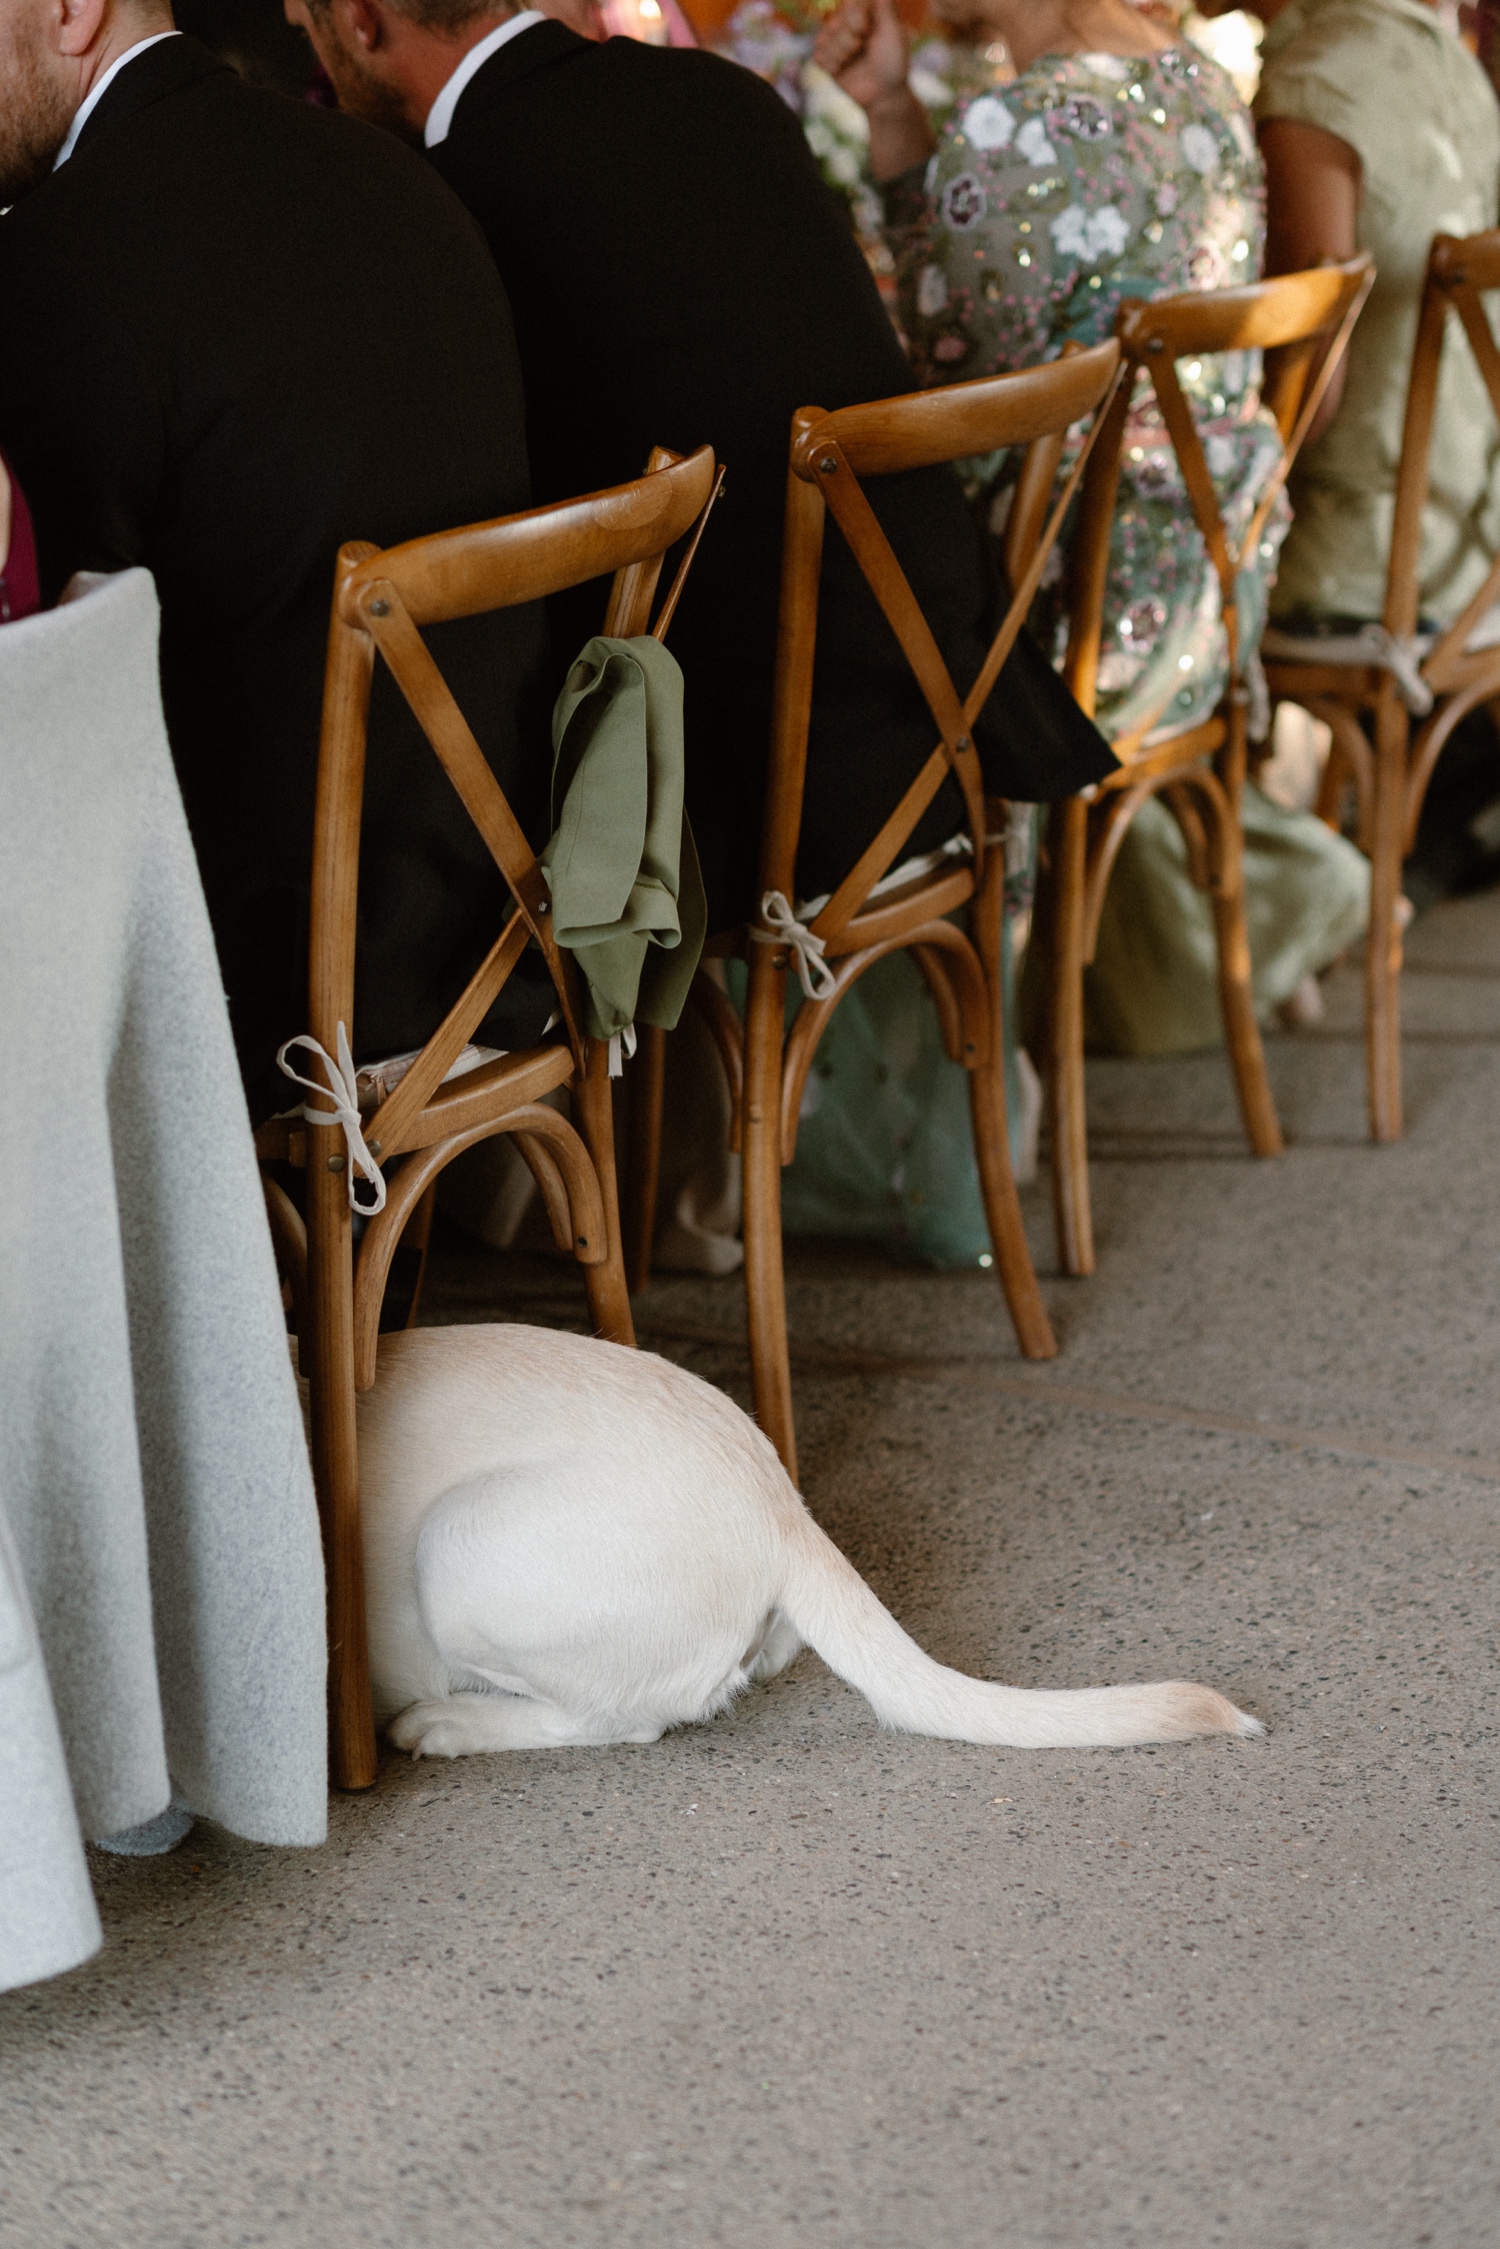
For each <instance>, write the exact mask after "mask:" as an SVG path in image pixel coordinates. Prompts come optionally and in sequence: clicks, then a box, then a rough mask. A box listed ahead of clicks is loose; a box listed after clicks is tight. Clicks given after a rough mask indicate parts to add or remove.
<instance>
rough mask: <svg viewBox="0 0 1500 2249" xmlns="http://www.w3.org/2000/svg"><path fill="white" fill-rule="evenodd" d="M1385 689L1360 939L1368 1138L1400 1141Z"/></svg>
mask: <svg viewBox="0 0 1500 2249" xmlns="http://www.w3.org/2000/svg"><path fill="white" fill-rule="evenodd" d="M1394 705H1395V697H1394V696H1387V697H1384V698H1383V699H1382V704H1381V708H1380V710H1379V712H1378V713H1377V716H1376V740H1375V789H1374V797H1375V803H1374V812H1373V819H1372V822H1371V826H1372V830H1373V833H1372V836H1371V848H1370V930H1369V935H1368V937H1367V938H1366V941H1365V1044H1366V1055H1365V1062H1366V1070H1367V1072H1368V1083H1369V1103H1370V1138H1371V1139H1372V1140H1376V1141H1392V1140H1399V1139H1400V1138H1401V1132H1402V1118H1401V959H1402V938H1401V923H1400V919H1399V908H1400V903H1401V845H1402V841H1403V836H1402V829H1403V825H1404V821H1403V814H1404V810H1405V795H1406V732H1407V728H1406V722H1405V713H1404V712H1399V713H1398V711H1397V710H1396V709H1395V708H1394V707H1393V706H1394Z"/></svg>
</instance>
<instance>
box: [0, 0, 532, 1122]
mask: <svg viewBox="0 0 1500 2249" xmlns="http://www.w3.org/2000/svg"><path fill="white" fill-rule="evenodd" d="M6 204H9V205H11V206H13V207H12V208H11V209H10V210H9V212H8V213H7V215H6V217H5V218H4V220H3V222H0V303H3V304H4V306H5V308H6V341H5V349H4V352H3V353H0V442H3V444H4V446H5V449H6V453H7V455H8V457H9V459H10V461H11V462H12V464H13V466H14V468H15V470H16V472H17V475H18V476H19V478H20V479H21V481H22V482H23V483H24V485H25V489H26V493H27V497H28V499H29V501H30V503H31V508H32V512H33V515H34V517H35V522H36V531H37V541H38V548H39V554H40V569H41V591H42V596H43V598H44V600H49V601H50V600H54V599H55V598H56V596H57V594H58V591H59V589H60V588H61V586H62V585H63V583H64V581H65V580H66V579H67V578H68V577H69V576H70V575H71V574H72V573H73V572H75V571H78V570H90V571H115V570H123V569H126V568H129V567H131V566H132V565H137V564H139V565H143V566H144V567H145V568H146V569H148V570H150V571H151V572H152V574H153V575H154V577H155V580H156V587H157V593H158V596H159V599H160V603H161V619H162V622H161V679H162V694H163V702H164V705H165V710H166V718H167V727H168V732H169V735H170V738H171V744H172V751H173V756H174V759H175V762H176V767H177V773H178V778H179V780H180V783H181V786H182V793H183V798H184V802H185V804H186V807H187V814H188V820H189V823H190V825H191V828H192V832H193V838H194V842H195V844H196V847H197V851H198V857H199V864H200V867H201V870H202V875H203V882H204V888H205V891H206V894H207V898H208V905H209V911H210V915H211V917H212V920H213V926H214V932H215V936H216V939H217V942H218V947H219V957H220V963H221V967H222V970H223V974H224V980H225V984H226V986H227V989H228V994H229V1002H230V1012H231V1016H232V1019H233V1022H234V1027H235V1033H236V1039H237V1042H238V1048H239V1053H240V1059H241V1066H242V1069H243V1072H244V1075H245V1080H246V1086H247V1091H248V1094H249V1097H250V1103H251V1109H252V1113H253V1114H254V1115H255V1116H257V1117H260V1116H264V1115H265V1114H267V1113H268V1112H269V1111H270V1110H272V1109H275V1108H282V1107H285V1106H287V1103H288V1100H289V1098H290V1088H289V1087H288V1086H287V1084H286V1082H285V1080H284V1079H282V1078H281V1077H280V1076H279V1075H278V1073H277V1071H276V1067H275V1056H276V1050H277V1048H278V1046H279V1045H280V1044H281V1042H282V1041H283V1040H286V1039H288V1038H291V1037H293V1036H295V1035H296V1034H297V1033H299V1032H301V1031H304V1030H306V1028H307V938H308V931H307V910H308V894H309V882H310V872H311V863H312V837H313V803H314V790H315V783H316V776H317V764H318V740H319V718H320V709H321V702H322V689H323V662H324V650H325V646H326V642H327V637H328V614H329V602H330V598H331V594H332V590H333V571H334V560H335V556H336V554H337V552H338V549H339V547H340V545H341V544H342V543H343V542H344V541H346V540H355V539H365V540H370V541H372V542H374V543H375V544H377V545H381V546H385V545H390V544H393V543H395V542H397V541H399V540H403V539H407V538H412V537H415V536H418V535H420V534H423V533H427V532H432V531H440V530H444V529H448V528H450V527H452V526H455V525H458V524H464V523H472V522H476V521H479V520H482V519H484V518H486V517H492V516H500V515H507V514H511V513H513V512H514V511H516V510H518V509H522V508H525V507H527V506H529V504H530V500H531V490H530V482H529V477H528V471H527V463H526V448H525V430H524V409H523V402H522V391H521V379H520V370H519V366H518V363H517V358H516V349H515V341H514V336H513V332H512V326H511V319H510V311H509V308H508V306H507V304H506V300H505V293H504V290H503V288H502V287H501V284H500V281H499V279H498V277H497V275H496V273H495V269H494V265H493V262H492V261H491V259H490V257H489V255H488V253H487V252H486V250H485V247H484V244H483V242H482V241H481V239H480V237H479V235H478V233H477V231H476V229H475V227H474V225H473V223H472V221H471V220H470V219H469V217H468V216H467V214H466V213H465V212H464V211H463V210H462V209H461V208H460V206H459V205H458V203H457V202H456V201H455V199H454V198H453V196H452V195H450V193H449V192H448V190H447V189H446V188H445V187H444V186H443V185H442V183H441V182H440V181H439V180H438V179H437V178H436V177H435V176H434V174H433V172H432V170H431V167H430V166H428V165H426V164H424V163H423V162H422V161H421V160H420V159H419V158H418V157H417V156H415V155H414V154H413V153H412V152H411V151H410V150H409V149H406V148H403V147H401V146H400V145H399V143H398V142H397V141H395V140H394V139H392V138H391V137H390V135H388V134H382V133H376V132H372V131H371V130H370V129H369V128H368V127H367V126H365V125H362V124H360V123H357V122H356V121H355V120H354V119H352V118H348V117H340V116H337V115H333V114H331V113H329V112H326V111H322V110H318V109H315V108H312V107H308V106H305V105H302V104H298V103H295V102H291V101H287V100H285V99H283V98H282V97H281V96H280V95H277V94H274V93H270V92H265V91H260V90H256V89H253V88H251V87H249V86H246V85H244V84H242V83H241V81H240V80H239V79H238V78H237V77H236V75H235V74H234V72H233V71H232V70H230V69H229V68H228V67H227V66H225V65H223V64H221V63H219V62H217V61H215V60H214V58H213V57H212V56H210V55H209V54H208V53H207V52H206V51H205V50H204V49H203V48H202V47H200V46H198V45H197V44H196V43H195V42H194V41H193V40H191V39H189V38H187V37H185V36H183V35H181V34H174V32H173V25H172V18H171V14H170V12H169V10H168V8H167V6H166V5H165V4H164V0H0V206H3V205H6ZM431 642H432V646H433V650H434V654H435V655H436V656H437V658H438V660H439V662H440V663H441V664H442V665H443V667H444V670H445V672H446V674H447V676H448V678H449V679H450V681H451V683H452V685H453V688H454V691H455V693H456V694H457V696H458V698H459V701H460V703H461V705H462V706H463V708H464V710H465V712H466V714H467V716H468V718H469V721H470V724H471V725H472V726H473V728H474V730H475V732H476V734H477V736H478V738H479V740H480V742H481V744H482V746H483V747H484V749H485V752H486V754H487V756H488V757H489V758H490V760H491V763H492V765H493V767H494V770H495V772H496V774H497V776H498V777H499V779H500V781H501V783H502V785H503V786H504V788H505V789H506V791H507V793H508V794H509V795H510V797H511V801H512V803H513V805H514V807H515V810H516V813H517V816H518V818H520V819H521V820H522V821H523V823H526V824H528V825H529V826H530V827H531V828H532V829H533V830H534V829H535V827H536V825H537V822H538V820H539V819H545V815H546V798H547V777H548V771H549V764H550V761H549V758H548V751H547V702H548V690H549V684H550V664H551V658H550V652H549V648H548V643H547V637H546V623H545V618H544V616H543V614H542V612H541V611H540V609H538V608H535V607H532V608H528V609H524V610H516V611H513V612H508V613H505V614H502V615H500V616H498V617H495V618H479V619H473V620H468V621H465V622H463V623H460V624H455V625H449V626H445V627H443V628H441V629H440V630H438V631H435V632H434V633H433V634H432V635H431ZM374 692H375V706H374V715H373V719H372V741H371V754H370V762H369V770H368V773H367V777H366V787H365V806H364V843H363V869H362V881H361V892H360V930H359V958H358V982H359V1001H358V1005H357V1008H356V1021H355V1023H354V1024H353V1025H352V1026H351V1027H350V1028H351V1035H352V1040H353V1045H354V1051H355V1054H356V1056H375V1055H379V1054H382V1053H391V1052H393V1051H398V1050H401V1049H404V1048H410V1047H412V1046H415V1045H417V1044H419V1043H420V1042H421V1040H422V1039H423V1038H425V1037H426V1036H427V1035H428V1034H429V1033H430V1032H431V1031H432V1030H433V1029H434V1028H435V1027H436V1025H437V1023H438V1022H439V1021H440V1020H441V1017H442V1015H443V1013H444V1012H445V1011H446V1009H447V1007H448V1006H449V1005H450V1004H451V1003H452V1001H453V1000H454V999H455V998H456V997H457V995H458V993H459V992H460V991H461V990H462V989H463V986H464V984H465V983H466V982H467V980H468V977H469V975H470V974H471V973H472V971H473V969H474V968H475V967H476V966H477V964H478V961H479V960H480V959H481V958H482V957H483V954H484V953H485V951H486V950H487V949H488V947H489V946H490V944H491V943H492V942H493V940H494V937H495V935H496V932H497V930H498V928H499V926H500V920H501V917H502V914H503V910H504V901H505V897H506V892H505V888H504V884H503V882H502V880H501V878H500V876H499V874H498V871H497V870H496V868H495V866H494V864H493V862H492V861H491V859H490V858H489V855H488V853H487V852H486V851H485V848H484V846H483V844H482V842H481V841H480V839H479V836H478V834H477V833H476V831H475V830H474V829H473V827H472V825H471V824H470V822H469V820H468V817H467V815H466V814H465V813H464V811H463V809H462V807H461V805H460V804H459V802H458V799H457V797H456V795H455V794H454V791H453V789H452V787H451V785H450V783H449V781H448V779H447V777H446V775H445V774H444V773H443V771H442V769H441V767H440V766H439V765H438V763H437V760H436V758H435V757H434V755H433V753H432V752H431V750H430V749H429V748H428V747H427V745H426V743H425V741H424V740H423V738H422V736H421V735H420V733H419V731H418V729H417V727H416V724H415V721H414V720H413V719H412V718H411V717H410V715H409V713H408V712H407V710H406V707H405V705H404V704H403V703H401V701H400V699H399V697H398V696H397V695H396V693H395V691H394V690H393V688H392V687H391V683H390V682H389V680H388V679H383V678H382V677H381V676H380V674H379V670H378V667H377V677H376V684H375V690H374ZM512 993H514V994H515V995H516V998H515V1000H514V1002H513V1004H512V1006H511V1007H510V1008H509V1009H508V1010H507V1011H506V1015H505V1018H504V1019H503V1020H502V1021H500V1022H498V1023H494V1024H487V1025H486V1026H485V1028H484V1030H483V1031H482V1032H481V1034H480V1035H481V1036H484V1037H487V1038H490V1039H491V1040H492V1042H493V1043H494V1044H496V1045H502V1046H504V1045H513V1044H516V1043H521V1042H522V1041H523V1040H525V1039H527V1038H529V1037H532V1036H535V1035H536V1034H537V1033H538V1032H539V1031H540V1029H541V1027H542V1023H543V1021H544V1020H545V1017H546V1014H547V1013H548V1011H549V1010H550V1007H551V1005H552V998H551V987H550V985H548V986H546V987H541V986H535V987H530V988H528V987H526V986H523V985H521V984H520V983H519V981H518V980H516V979H513V980H512V985H511V986H510V987H508V991H507V995H506V996H507V997H509V996H510V994H512ZM533 1015H534V1016H535V1020H534V1021H532V1020H530V1018H531V1017H532V1016H533ZM522 1018H525V1019H526V1020H524V1021H523V1020H522Z"/></svg>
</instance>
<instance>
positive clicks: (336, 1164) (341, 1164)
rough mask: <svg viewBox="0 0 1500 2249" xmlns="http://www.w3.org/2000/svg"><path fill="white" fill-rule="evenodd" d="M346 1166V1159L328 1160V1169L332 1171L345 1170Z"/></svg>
mask: <svg viewBox="0 0 1500 2249" xmlns="http://www.w3.org/2000/svg"><path fill="white" fill-rule="evenodd" d="M345 1164H346V1158H345V1157H343V1156H330V1157H329V1159H328V1168H329V1170H330V1171H342V1170H343V1169H344V1168H345Z"/></svg>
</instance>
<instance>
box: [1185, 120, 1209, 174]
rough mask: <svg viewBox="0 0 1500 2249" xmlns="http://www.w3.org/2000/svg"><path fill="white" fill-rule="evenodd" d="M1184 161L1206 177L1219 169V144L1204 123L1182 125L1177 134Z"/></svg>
mask: <svg viewBox="0 0 1500 2249" xmlns="http://www.w3.org/2000/svg"><path fill="white" fill-rule="evenodd" d="M1178 145H1179V147H1180V148H1181V150H1182V155H1183V161H1184V163H1187V164H1191V165H1192V167H1193V170H1194V171H1195V172H1201V173H1202V174H1203V175H1204V177H1205V178H1207V176H1208V174H1209V173H1210V172H1217V170H1218V169H1219V144H1218V142H1217V141H1216V140H1215V139H1214V136H1213V134H1212V133H1211V132H1210V131H1209V129H1208V127H1207V126H1206V125H1184V126H1183V128H1182V131H1181V133H1180V135H1179V136H1178Z"/></svg>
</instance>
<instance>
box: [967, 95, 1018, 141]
mask: <svg viewBox="0 0 1500 2249" xmlns="http://www.w3.org/2000/svg"><path fill="white" fill-rule="evenodd" d="M1015 130H1016V121H1015V119H1014V117H1012V115H1011V113H1010V111H1009V110H1008V109H1007V108H1006V106H1005V104H1004V102H1003V101H1001V99H1000V97H999V95H998V94H981V95H980V97H979V99H978V101H977V102H970V104H969V106H968V108H967V109H966V110H965V112H964V138H965V139H966V140H967V141H968V143H969V145H970V147H971V148H982V149H985V150H989V149H992V148H1009V146H1010V144H1011V141H1012V139H1013V138H1014V136H1015Z"/></svg>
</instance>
